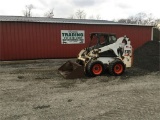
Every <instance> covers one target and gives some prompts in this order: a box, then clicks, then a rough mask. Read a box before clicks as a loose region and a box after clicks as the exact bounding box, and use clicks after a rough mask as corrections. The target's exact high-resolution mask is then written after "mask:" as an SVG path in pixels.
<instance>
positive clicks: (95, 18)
mask: <svg viewBox="0 0 160 120" xmlns="http://www.w3.org/2000/svg"><path fill="white" fill-rule="evenodd" d="M89 19H93V20H100V19H101V17H100V15H96V17H94V16H93V15H91V16H90V17H89Z"/></svg>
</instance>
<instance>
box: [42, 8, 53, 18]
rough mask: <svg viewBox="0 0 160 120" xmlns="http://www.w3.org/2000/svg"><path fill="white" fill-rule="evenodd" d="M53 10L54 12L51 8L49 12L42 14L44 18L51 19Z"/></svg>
mask: <svg viewBox="0 0 160 120" xmlns="http://www.w3.org/2000/svg"><path fill="white" fill-rule="evenodd" d="M53 10H54V9H53V8H52V9H50V10H49V11H47V12H46V13H45V14H44V16H45V17H49V18H53V17H54V13H53Z"/></svg>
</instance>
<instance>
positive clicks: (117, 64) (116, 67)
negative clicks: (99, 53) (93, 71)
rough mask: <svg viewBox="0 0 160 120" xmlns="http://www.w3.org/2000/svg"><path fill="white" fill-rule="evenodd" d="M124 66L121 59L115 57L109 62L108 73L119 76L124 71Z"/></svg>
mask: <svg viewBox="0 0 160 120" xmlns="http://www.w3.org/2000/svg"><path fill="white" fill-rule="evenodd" d="M125 68H126V67H125V65H124V63H123V62H122V61H121V60H119V59H116V60H114V61H112V62H111V63H110V64H109V73H110V74H111V75H114V76H119V75H122V74H123V73H124V71H125Z"/></svg>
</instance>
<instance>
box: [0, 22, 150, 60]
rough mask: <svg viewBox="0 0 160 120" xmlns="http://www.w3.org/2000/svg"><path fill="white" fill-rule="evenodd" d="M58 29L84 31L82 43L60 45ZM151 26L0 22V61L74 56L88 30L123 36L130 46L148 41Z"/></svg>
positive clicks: (89, 31) (59, 31)
mask: <svg viewBox="0 0 160 120" xmlns="http://www.w3.org/2000/svg"><path fill="white" fill-rule="evenodd" d="M61 30H84V31H85V44H61ZM151 31H152V27H145V26H124V25H82V24H55V23H27V22H0V60H20V59H39V58H68V57H76V56H77V54H78V53H79V51H80V50H81V49H83V48H84V47H86V46H87V44H88V42H89V34H90V33H91V32H112V33H116V34H117V37H121V36H123V35H127V36H128V37H129V38H130V39H131V42H132V45H133V47H134V49H136V48H137V47H140V46H141V45H143V44H144V43H145V42H147V41H149V40H151Z"/></svg>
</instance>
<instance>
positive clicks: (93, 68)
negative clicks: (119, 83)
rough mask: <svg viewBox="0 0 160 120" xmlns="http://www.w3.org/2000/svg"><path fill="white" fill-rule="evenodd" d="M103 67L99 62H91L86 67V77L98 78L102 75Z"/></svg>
mask: <svg viewBox="0 0 160 120" xmlns="http://www.w3.org/2000/svg"><path fill="white" fill-rule="evenodd" d="M103 71H104V66H103V63H102V62H100V61H97V60H96V61H91V62H89V63H88V65H87V74H88V76H91V77H95V76H99V75H101V74H102V73H103Z"/></svg>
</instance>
